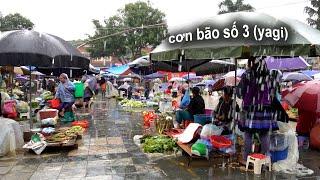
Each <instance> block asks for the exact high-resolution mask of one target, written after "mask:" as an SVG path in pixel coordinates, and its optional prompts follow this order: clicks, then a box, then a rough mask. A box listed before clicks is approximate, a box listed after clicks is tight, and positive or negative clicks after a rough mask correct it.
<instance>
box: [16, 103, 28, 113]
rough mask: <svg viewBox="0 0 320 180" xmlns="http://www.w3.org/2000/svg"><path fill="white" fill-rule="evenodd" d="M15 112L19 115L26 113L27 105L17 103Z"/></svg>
mask: <svg viewBox="0 0 320 180" xmlns="http://www.w3.org/2000/svg"><path fill="white" fill-rule="evenodd" d="M17 111H18V112H19V113H26V112H28V111H29V105H28V103H27V102H24V101H19V102H18V104H17Z"/></svg>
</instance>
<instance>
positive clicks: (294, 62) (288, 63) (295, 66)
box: [265, 56, 310, 71]
mask: <svg viewBox="0 0 320 180" xmlns="http://www.w3.org/2000/svg"><path fill="white" fill-rule="evenodd" d="M265 60H266V63H267V67H268V69H278V70H282V71H290V70H300V69H306V68H307V67H310V64H308V63H307V61H306V60H304V59H303V58H302V57H300V56H299V57H293V58H275V57H271V56H269V57H267V58H266V59H265Z"/></svg>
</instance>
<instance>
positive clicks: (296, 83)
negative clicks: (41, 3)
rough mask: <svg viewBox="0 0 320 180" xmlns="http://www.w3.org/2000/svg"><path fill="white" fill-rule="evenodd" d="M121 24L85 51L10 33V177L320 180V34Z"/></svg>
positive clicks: (234, 18)
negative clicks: (108, 58) (138, 45)
mask: <svg viewBox="0 0 320 180" xmlns="http://www.w3.org/2000/svg"><path fill="white" fill-rule="evenodd" d="M231 2H232V1H231ZM222 3H223V2H222ZM130 5H132V7H127V6H130ZM138 5H139V6H138ZM134 6H137V7H136V8H137V11H140V10H141V7H148V8H152V7H151V5H150V4H148V3H145V2H140V1H138V2H135V3H129V4H127V5H126V8H127V9H126V8H125V9H123V12H124V11H129V10H130V8H132V9H134ZM219 7H220V6H219ZM128 9H129V10H128ZM132 9H131V10H132ZM142 9H143V8H142ZM0 10H1V8H0ZM156 10H157V9H155V10H154V11H156ZM123 12H122V13H123ZM119 13H121V11H119ZM131 13H133V12H131ZM154 13H155V12H154ZM160 13H161V12H160ZM127 14H130V13H129V12H127ZM127 14H126V13H124V14H122V15H123V18H124V17H125V15H127ZM162 14H163V13H162ZM0 15H1V14H0ZM131 16H132V17H133V16H135V15H134V13H133V14H131V15H130V16H129V18H128V19H124V20H122V21H123V22H122V21H120V20H119V22H117V23H120V22H121V23H126V21H129V19H130V18H131ZM148 16H149V14H148ZM159 16H160V15H159ZM163 16H164V14H163ZM0 17H1V18H2V15H1V16H0ZM152 17H153V16H152ZM161 17H162V16H161ZM113 18H115V19H116V17H113ZM119 18H120V17H119ZM0 20H1V19H0ZM112 20H114V19H112V18H111V19H108V20H105V24H106V28H105V29H107V30H110V32H111V35H112V36H111V37H112V38H110V37H109V35H110V32H108V33H105V32H100V30H101V31H103V30H104V27H103V26H101V27H100V26H99V22H95V21H93V24H95V25H96V32H95V35H94V36H91V35H88V36H89V38H88V39H87V40H86V41H82V42H81V43H80V44H74V43H72V42H70V41H66V40H64V39H62V38H61V37H58V36H56V35H52V34H49V33H45V32H40V31H37V30H34V29H32V28H20V29H10V30H1V22H0V66H1V67H0V73H1V74H0V101H1V103H0V113H1V117H0V122H1V123H0V180H2V179H3V180H7V179H8V180H11V179H19V180H20V179H23V180H24V179H238V178H239V179H319V178H320V118H319V113H320V78H319V77H320V66H319V67H318V66H317V65H318V64H320V63H319V62H320V58H319V56H320V48H319V47H320V31H319V30H317V29H316V28H314V27H311V26H309V25H307V24H305V23H303V22H300V21H297V20H295V19H290V18H286V17H274V16H272V15H269V14H266V13H260V12H255V11H251V10H249V11H243V10H239V11H230V12H228V13H219V14H218V15H215V16H214V17H203V18H202V19H197V21H196V22H189V23H186V24H184V25H180V26H176V27H174V28H169V29H167V25H166V24H162V23H159V22H160V21H159V22H158V21H155V22H154V24H153V25H151V24H150V25H143V24H142V25H141V27H140V26H138V27H130V28H132V29H130V28H125V29H124V31H123V32H122V31H119V30H117V31H114V29H116V28H115V27H113V26H117V23H115V22H114V21H112ZM108 23H110V24H112V23H114V24H112V28H110V29H108V28H109V27H108ZM129 24H130V23H129ZM122 25H125V24H122ZM127 25H128V24H127ZM123 27H125V26H123ZM123 27H121V28H123ZM128 27H129V26H128ZM113 28H114V29H113ZM117 28H119V27H117ZM149 28H150V29H152V30H150V29H149ZM153 28H154V29H160V30H161V31H159V32H160V34H163V35H159V34H157V33H154V34H152V33H151V34H145V33H148V31H150V32H151V31H153V30H154V29H153ZM162 28H163V29H162ZM111 30H112V31H111ZM126 33H127V34H126ZM101 34H102V35H101ZM123 34H126V35H125V36H123ZM137 34H138V37H134V35H137ZM144 36H148V37H149V38H150V39H148V40H147V41H146V42H145V44H143V45H142V46H143V47H139V48H137V47H134V48H132V47H130V45H132V44H130V43H131V41H130V40H132V39H134V40H133V41H134V43H133V46H135V45H136V44H137V43H139V42H140V43H141V42H143V41H144V40H142V39H141V37H144ZM151 36H157V40H155V39H152V37H151ZM117 38H119V39H117ZM121 38H123V39H121ZM130 38H131V39H130ZM135 38H136V39H135ZM139 38H140V39H139ZM122 40H123V41H124V42H125V41H129V42H126V43H128V44H126V45H120V46H118V47H116V48H115V49H116V50H113V51H112V52H111V51H110V52H111V53H110V52H108V51H109V48H110V49H112V48H113V47H112V46H113V45H114V46H116V44H117V42H116V41H122ZM97 41H99V43H97V44H94V43H96V42H97ZM138 41H139V42H138ZM153 41H157V43H154V44H152V43H153ZM86 46H89V48H88V53H89V55H88V54H84V53H83V51H82V48H84V47H86ZM124 46H126V47H125V48H128V49H129V50H130V51H131V54H130V55H131V57H128V56H126V58H123V57H124V56H122V54H121V53H124V54H126V55H128V49H127V50H125V48H124V49H121V48H122V47H124ZM99 48H100V49H99ZM135 49H139V51H140V52H139V53H137V54H135V53H136V52H135ZM142 49H144V50H145V49H149V51H148V52H147V53H141V52H142ZM117 53H120V54H121V56H120V54H117ZM107 55H108V56H110V62H108V63H110V64H108V65H106V60H105V59H103V58H105V57H106V56H107ZM116 56H118V57H116ZM93 57H95V58H97V59H98V60H97V59H94V58H93ZM120 57H121V58H120ZM99 58H101V59H103V60H99ZM113 59H117V60H116V62H117V63H114V60H113ZM97 62H100V63H102V65H96V64H98V63H97Z"/></svg>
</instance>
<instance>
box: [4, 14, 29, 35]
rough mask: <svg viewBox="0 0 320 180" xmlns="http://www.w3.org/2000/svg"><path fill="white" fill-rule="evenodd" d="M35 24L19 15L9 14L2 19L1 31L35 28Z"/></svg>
mask: <svg viewBox="0 0 320 180" xmlns="http://www.w3.org/2000/svg"><path fill="white" fill-rule="evenodd" d="M33 27H34V24H33V23H32V22H31V21H30V20H29V19H28V18H26V17H23V16H22V15H20V14H19V13H15V14H8V15H6V16H4V17H2V18H0V31H10V30H16V29H23V28H25V29H27V28H33Z"/></svg>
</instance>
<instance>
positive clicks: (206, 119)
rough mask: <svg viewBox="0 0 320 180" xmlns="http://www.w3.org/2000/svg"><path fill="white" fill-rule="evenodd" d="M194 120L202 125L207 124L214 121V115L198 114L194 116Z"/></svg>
mask: <svg viewBox="0 0 320 180" xmlns="http://www.w3.org/2000/svg"><path fill="white" fill-rule="evenodd" d="M193 119H194V122H195V123H199V124H201V125H206V124H208V123H211V122H212V116H211V115H207V114H196V115H194V116H193Z"/></svg>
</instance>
